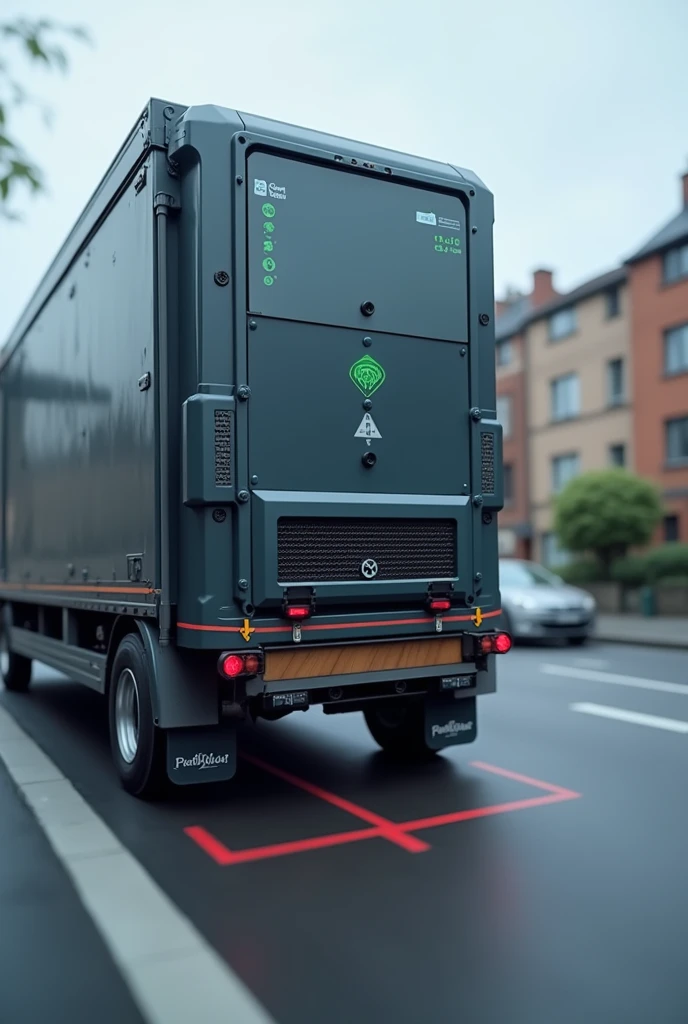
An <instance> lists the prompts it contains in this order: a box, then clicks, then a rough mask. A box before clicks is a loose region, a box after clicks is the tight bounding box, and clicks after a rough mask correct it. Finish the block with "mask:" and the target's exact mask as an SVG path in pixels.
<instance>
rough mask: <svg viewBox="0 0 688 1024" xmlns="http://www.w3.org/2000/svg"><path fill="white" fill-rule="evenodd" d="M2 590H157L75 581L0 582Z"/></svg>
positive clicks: (112, 592)
mask: <svg viewBox="0 0 688 1024" xmlns="http://www.w3.org/2000/svg"><path fill="white" fill-rule="evenodd" d="M2 590H40V591H46V590H51V591H56V590H59V591H62V592H64V593H69V592H70V591H78V592H79V593H81V594H158V593H159V591H158V590H154V589H153V588H152V587H97V586H88V587H87V586H80V585H79V584H77V583H69V584H68V585H67V586H60V585H59V584H53V583H0V591H2Z"/></svg>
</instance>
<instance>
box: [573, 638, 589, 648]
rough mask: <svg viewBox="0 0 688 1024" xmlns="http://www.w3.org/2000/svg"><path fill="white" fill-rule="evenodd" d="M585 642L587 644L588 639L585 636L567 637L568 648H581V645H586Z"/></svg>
mask: <svg viewBox="0 0 688 1024" xmlns="http://www.w3.org/2000/svg"><path fill="white" fill-rule="evenodd" d="M587 642H588V637H587V636H570V637H569V647H583V645H584V644H587Z"/></svg>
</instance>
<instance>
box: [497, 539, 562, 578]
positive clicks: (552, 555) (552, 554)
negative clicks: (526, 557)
mask: <svg viewBox="0 0 688 1024" xmlns="http://www.w3.org/2000/svg"><path fill="white" fill-rule="evenodd" d="M542 561H543V562H544V564H545V565H549V566H551V567H552V568H556V567H557V566H560V565H566V564H567V562H570V561H571V556H570V554H569V553H568V551H565V550H564V549H563V548H561V547H559V541H558V540H557V536H556V534H554V533H543V535H542ZM500 574H501V570H500ZM500 582H501V579H500Z"/></svg>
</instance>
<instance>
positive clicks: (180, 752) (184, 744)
mask: <svg viewBox="0 0 688 1024" xmlns="http://www.w3.org/2000/svg"><path fill="white" fill-rule="evenodd" d="M236 763H237V739H236V727H235V726H234V725H231V724H230V725H228V726H225V725H223V726H222V727H219V726H216V727H215V728H209V729H170V730H168V733H167V775H168V778H169V779H170V780H171V781H172V782H174V783H175V785H177V786H192V785H194V784H196V785H197V784H199V783H206V782H227V781H228V780H229V779H231V778H233V777H234V775H235V773H236Z"/></svg>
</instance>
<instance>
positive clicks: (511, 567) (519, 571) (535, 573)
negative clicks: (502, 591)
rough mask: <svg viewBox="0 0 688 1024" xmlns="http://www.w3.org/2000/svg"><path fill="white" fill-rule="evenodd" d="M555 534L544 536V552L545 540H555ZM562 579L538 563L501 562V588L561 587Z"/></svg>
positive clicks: (504, 559)
mask: <svg viewBox="0 0 688 1024" xmlns="http://www.w3.org/2000/svg"><path fill="white" fill-rule="evenodd" d="M553 537H554V534H551V533H545V534H543V537H542V540H543V550H544V548H545V546H546V545H545V538H553ZM562 582H563V581H562V579H561V577H559V576H555V575H554V573H553V572H550V571H549V569H546V568H545V566H544V565H538V564H537V562H527V561H525V560H524V561H518V562H516V561H514V562H512V561H510V560H509V559H508V558H502V559H500V561H499V585H500V587H518V589H519V590H523V589H524V588H525V587H560V586H561V585H562Z"/></svg>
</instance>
